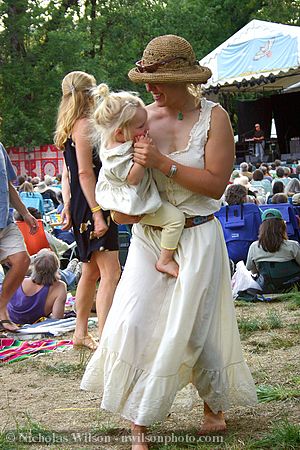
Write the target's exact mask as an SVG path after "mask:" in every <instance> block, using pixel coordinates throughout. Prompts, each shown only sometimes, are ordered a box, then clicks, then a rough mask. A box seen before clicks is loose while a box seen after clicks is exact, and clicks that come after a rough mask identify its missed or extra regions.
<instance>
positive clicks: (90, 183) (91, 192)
mask: <svg viewBox="0 0 300 450" xmlns="http://www.w3.org/2000/svg"><path fill="white" fill-rule="evenodd" d="M72 138H73V140H74V142H75V148H76V158H77V164H78V174H79V182H80V186H81V189H82V191H83V193H84V196H85V198H86V201H87V202H88V205H89V207H90V208H91V209H92V208H95V207H97V206H98V204H97V202H96V198H95V187H96V177H95V174H94V170H93V157H92V146H91V144H90V140H89V126H88V120H87V119H80V120H78V121H77V122H76V123H75V126H74V128H73V132H72ZM100 206H101V205H100ZM93 220H94V235H95V237H101V236H103V235H104V234H105V233H106V231H107V230H108V226H107V224H106V222H105V220H104V218H103V215H102V212H101V211H97V212H95V213H93Z"/></svg>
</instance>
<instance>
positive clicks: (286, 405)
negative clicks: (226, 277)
mask: <svg viewBox="0 0 300 450" xmlns="http://www.w3.org/2000/svg"><path fill="white" fill-rule="evenodd" d="M289 305H290V302H282V303H280V302H271V303H252V304H237V307H236V313H237V317H238V320H239V326H240V330H241V337H242V345H243V349H244V353H245V357H246V359H247V362H248V364H249V367H250V369H251V372H252V374H253V377H254V380H255V382H256V384H257V385H272V386H276V385H278V386H280V387H281V388H284V389H287V390H289V389H290V390H291V389H293V390H295V389H297V388H298V392H299V374H300V363H299V349H300V336H299V335H300V333H299V330H300V325H299V324H300V309H297V308H296V309H294V310H292V309H290V306H289ZM253 323H254V325H253ZM249 324H250V325H249ZM251 324H252V325H253V326H252V328H254V330H252V329H251ZM66 338H70V335H69V336H68V335H66ZM90 355H91V353H90V352H89V351H86V352H79V351H76V350H74V349H71V350H69V351H64V352H54V353H52V354H48V355H43V356H40V357H36V358H30V359H28V360H24V361H21V362H16V363H12V364H2V366H1V371H0V384H1V386H2V389H1V391H2V393H1V398H0V430H1V432H2V435H1V436H2V441H1V440H0V448H3V449H5V450H6V449H15V448H28V447H27V444H30V445H31V444H32V445H33V444H34V449H35V450H39V449H44V448H51V449H69V448H70V449H75V448H80V449H102V448H103V449H106V450H109V449H115V450H123V449H124V450H125V449H129V448H130V444H129V443H126V439H127V435H129V424H128V422H127V421H125V420H123V419H121V418H120V417H119V416H117V415H114V414H111V413H108V412H106V411H103V410H100V408H99V404H100V395H96V394H92V393H88V392H84V391H80V389H79V384H80V380H81V377H82V374H83V371H84V366H85V364H86V362H87V360H88V358H89V357H90ZM295 397H297V396H295ZM299 409H300V408H299V399H297V398H293V397H292V398H289V397H287V398H285V399H282V400H276V401H272V402H269V403H260V404H259V405H258V406H257V407H255V408H232V409H231V410H230V411H228V412H227V413H226V418H227V424H228V430H229V431H228V433H227V434H226V435H225V436H224V437H223V444H222V443H220V441H219V443H218V444H217V443H214V444H213V445H211V444H201V448H221V447H222V448H230V449H241V448H247V445H248V444H249V442H250V441H253V439H259V438H261V437H263V436H265V435H266V434H267V433H268V432H270V430H271V429H272V427H273V425H274V423H276V422H277V421H280V420H286V421H288V422H289V423H291V424H298V423H299ZM201 418H202V401H201V400H200V399H199V397H198V395H197V392H196V391H195V389H194V388H193V387H192V386H191V385H189V386H187V387H186V388H185V389H183V390H182V391H181V392H179V393H178V395H177V397H176V400H175V402H174V405H173V407H172V410H171V412H170V415H169V417H168V418H167V420H166V421H165V422H164V423H158V424H155V425H154V426H153V427H152V428H151V433H152V434H153V435H156V436H160V435H162V436H165V439H167V438H166V437H170V439H171V436H172V433H173V434H175V435H176V436H175V438H176V439H177V443H176V444H175V441H174V439H173V441H172V442H173V444H172V445H171V444H170V443H168V448H173V449H181V448H195V446H196V444H195V442H193V441H192V439H195V436H196V432H197V429H198V428H199V424H200V422H201ZM17 429H19V432H20V430H21V431H22V430H23V431H24V430H25V431H24V433H25V434H24V436H25V437H24V439H23V441H22V440H21V441H22V442H19V443H18V444H17V443H15V444H14V443H13V439H14V438H16V435H17V431H16V430H17ZM30 429H31V430H33V431H34V433H33V434H34V435H33V438H32V439H31V441H32V442H30V441H28V439H30V438H29V437H28V436H29V434H30V433H29V432H30ZM9 430H14V433H15V435H12V436H11V435H7V436H10V437H8V438H6V433H8V431H9ZM47 430H48V432H47ZM64 432H66V433H67V434H62V433H64ZM72 433H73V434H72ZM26 435H27V438H26ZM185 435H187V436H188V437H189V436H190V438H186V437H184V436H185ZM14 436H15V437H14ZM51 436H52V437H51ZM97 436H98V437H97ZM104 436H108V440H109V442H108V443H104V442H103V441H102V439H103V440H104ZM9 439H11V441H12V442H11V443H9ZM26 439H27V441H26ZM34 439H35V440H34ZM47 439H48V441H47ZM51 439H52V440H51ZM180 439H182V440H184V439H185V440H184V443H180V442H183V441H180ZM187 439H190V441H189V442H190V444H188V443H187V442H188V441H187ZM19 441H20V439H19ZM166 442H167V441H165V443H166ZM188 445H189V447H188ZM199 445H200V444H198V446H199ZM152 447H153V448H156V449H160V448H164V447H163V444H162V443H161V444H159V443H157V442H156V444H154V445H153V446H152ZM152 447H151V448H152ZM248 448H249V447H248ZM270 448H271V447H270Z"/></svg>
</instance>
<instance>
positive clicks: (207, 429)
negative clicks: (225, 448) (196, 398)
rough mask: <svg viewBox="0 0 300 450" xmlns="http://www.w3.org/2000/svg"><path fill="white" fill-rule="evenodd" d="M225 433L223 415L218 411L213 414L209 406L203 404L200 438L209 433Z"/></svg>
mask: <svg viewBox="0 0 300 450" xmlns="http://www.w3.org/2000/svg"><path fill="white" fill-rule="evenodd" d="M225 431H226V422H225V419H224V414H223V413H222V411H219V412H218V413H217V414H214V413H213V412H212V410H211V409H210V408H209V406H208V405H207V404H206V403H205V404H204V419H203V423H202V425H201V428H200V431H199V434H200V435H201V436H203V435H205V434H211V433H224V432H225Z"/></svg>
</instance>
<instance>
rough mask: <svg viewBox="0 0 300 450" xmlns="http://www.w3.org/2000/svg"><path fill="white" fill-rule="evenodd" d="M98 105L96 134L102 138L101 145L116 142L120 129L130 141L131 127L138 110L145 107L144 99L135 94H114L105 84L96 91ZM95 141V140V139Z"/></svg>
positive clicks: (95, 114) (94, 117) (95, 119)
mask: <svg viewBox="0 0 300 450" xmlns="http://www.w3.org/2000/svg"><path fill="white" fill-rule="evenodd" d="M94 95H95V97H96V98H97V100H98V105H97V106H96V109H95V111H94V113H93V116H92V117H93V126H94V129H95V133H96V134H99V133H100V136H101V143H102V144H107V143H108V142H109V141H111V140H113V141H114V133H115V131H116V130H117V129H118V128H120V129H121V130H122V131H123V133H124V136H125V139H126V140H130V139H131V136H130V135H129V125H130V122H131V120H132V119H133V118H134V116H135V113H136V110H137V108H139V107H145V104H144V102H143V100H142V99H140V98H139V97H138V96H137V94H136V93H135V92H126V91H120V92H112V91H110V90H109V87H108V86H107V84H105V83H101V84H100V85H99V86H97V87H96V88H95V89H94ZM94 140H95V139H94Z"/></svg>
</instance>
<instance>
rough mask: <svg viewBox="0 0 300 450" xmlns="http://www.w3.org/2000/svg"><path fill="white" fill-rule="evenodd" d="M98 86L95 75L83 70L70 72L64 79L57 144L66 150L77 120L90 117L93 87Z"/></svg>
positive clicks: (57, 123) (56, 133)
mask: <svg viewBox="0 0 300 450" xmlns="http://www.w3.org/2000/svg"><path fill="white" fill-rule="evenodd" d="M95 86H96V80H95V78H94V77H93V75H90V74H88V73H85V72H81V71H74V72H70V73H68V74H67V75H66V76H65V77H64V79H63V81H62V85H61V87H62V99H61V102H60V105H59V109H58V115H57V122H56V131H55V134H54V143H55V145H56V146H57V147H58V148H60V149H61V150H64V147H65V143H66V140H67V139H68V137H70V135H71V133H72V129H73V126H74V124H75V122H76V120H78V119H81V118H83V117H89V116H90V113H91V108H92V106H93V102H94V101H93V96H92V89H93V88H94V87H95Z"/></svg>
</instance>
